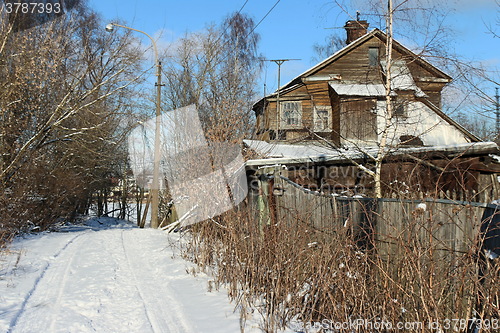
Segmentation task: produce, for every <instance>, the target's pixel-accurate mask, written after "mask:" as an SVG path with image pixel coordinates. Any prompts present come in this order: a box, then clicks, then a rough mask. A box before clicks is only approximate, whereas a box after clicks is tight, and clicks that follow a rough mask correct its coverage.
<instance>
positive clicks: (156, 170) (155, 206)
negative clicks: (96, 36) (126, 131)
mask: <svg viewBox="0 0 500 333" xmlns="http://www.w3.org/2000/svg"><path fill="white" fill-rule="evenodd" d="M115 26H116V27H120V28H123V29H128V30H132V31H136V32H140V33H142V34H144V35H146V36H147V37H148V38H149V39H150V40H151V44H152V45H153V50H154V54H155V66H156V82H155V86H156V103H155V104H156V119H155V142H154V156H153V160H154V161H153V163H154V164H153V184H152V186H151V193H150V195H151V228H158V226H159V223H158V212H159V206H160V185H161V182H160V160H161V150H160V143H161V142H160V135H161V130H160V126H161V86H162V84H161V61H160V58H159V57H158V48H157V47H156V43H155V40H154V39H153V38H152V37H151V36H150V35H148V34H147V33H145V32H144V31H141V30H138V29H134V28H130V27H127V26H124V25H121V24H118V23H110V24H108V25H106V31H107V32H112V31H113V30H114V27H115Z"/></svg>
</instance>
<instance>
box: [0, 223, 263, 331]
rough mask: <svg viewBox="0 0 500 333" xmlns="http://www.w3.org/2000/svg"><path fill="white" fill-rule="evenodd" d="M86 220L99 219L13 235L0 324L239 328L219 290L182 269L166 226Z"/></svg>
mask: <svg viewBox="0 0 500 333" xmlns="http://www.w3.org/2000/svg"><path fill="white" fill-rule="evenodd" d="M91 222H92V223H93V225H94V226H95V225H96V224H100V223H103V225H102V226H100V227H99V228H97V227H93V225H92V223H90V225H91V226H82V227H66V228H63V229H62V230H61V231H62V232H57V233H42V234H40V235H36V236H29V237H27V238H25V239H19V240H17V241H16V242H15V243H14V244H13V246H12V248H11V250H10V253H9V254H7V255H4V256H3V257H0V332H12V333H17V332H23V333H24V332H158V333H163V332H183V333H188V332H239V331H240V327H239V315H238V313H235V312H234V305H232V304H230V303H229V302H228V300H227V296H226V294H225V292H224V291H221V292H208V291H207V284H208V279H209V278H208V277H207V276H206V275H204V274H200V275H197V276H196V277H194V276H192V275H188V274H187V273H186V270H187V267H191V265H190V264H189V263H186V262H185V261H183V260H181V259H179V258H172V250H171V248H170V247H168V240H167V235H166V234H165V233H163V232H161V231H159V230H152V229H138V228H134V227H132V226H131V225H130V224H126V223H123V222H121V223H117V222H116V221H115V220H113V219H100V220H99V223H97V221H96V220H94V221H91ZM64 231H65V232H64ZM245 331H246V332H252V331H253V332H258V331H260V330H257V329H252V328H251V327H247V329H246V330H245Z"/></svg>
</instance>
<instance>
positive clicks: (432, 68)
mask: <svg viewBox="0 0 500 333" xmlns="http://www.w3.org/2000/svg"><path fill="white" fill-rule="evenodd" d="M372 37H375V38H379V39H380V40H382V41H384V42H385V41H386V39H387V37H386V34H385V33H384V32H383V31H381V30H379V29H377V28H375V29H373V30H372V31H370V32H369V33H367V34H365V35H363V36H361V37H360V38H358V39H356V40H355V41H353V42H352V43H350V44H348V45H346V46H345V47H344V48H342V49H340V50H339V51H337V52H335V53H334V54H333V55H331V56H330V57H328V58H326V59H325V60H323V61H321V62H319V63H318V64H316V65H315V66H313V67H311V68H309V69H308V70H306V71H305V72H303V73H302V74H300V75H298V76H297V77H295V78H294V79H292V80H291V81H290V82H288V83H286V84H284V85H283V86H281V87H280V88H279V89H278V90H279V91H280V92H281V93H284V92H285V91H288V89H290V88H291V87H295V86H298V85H303V83H302V78H304V77H307V76H310V75H313V74H314V73H316V72H318V71H320V70H321V69H323V68H324V67H326V66H328V65H329V64H331V63H332V62H334V61H336V60H337V59H339V58H341V57H342V56H344V55H345V54H347V53H348V52H350V51H351V50H353V49H355V48H356V47H358V46H360V45H361V44H363V43H365V42H366V41H368V40H369V39H370V38H372ZM393 47H394V49H395V50H397V51H399V52H400V53H402V54H405V55H408V56H410V57H411V58H412V61H414V62H415V63H417V64H419V65H421V66H422V67H424V68H425V69H427V70H428V71H430V72H431V73H433V74H434V75H435V76H436V77H438V78H440V79H442V80H444V81H445V82H450V81H451V80H452V78H451V77H450V76H449V75H448V74H446V73H445V72H443V71H442V70H440V69H439V68H437V67H435V66H434V65H432V64H431V63H429V62H427V61H425V60H424V59H422V57H420V56H418V55H417V54H415V53H414V52H413V51H411V50H410V49H408V48H407V47H405V46H403V45H402V44H401V43H399V42H398V41H396V40H393ZM405 67H406V66H405ZM406 68H407V67H406ZM400 70H401V71H404V68H400ZM407 83H408V82H406V84H407ZM399 84H403V82H400V83H399ZM278 90H276V91H275V92H273V93H271V94H269V95H267V96H265V97H264V98H262V99H261V100H259V101H258V102H257V103H255V105H258V104H261V103H262V102H263V100H265V99H266V98H269V97H273V96H275V95H276V94H277V91H278Z"/></svg>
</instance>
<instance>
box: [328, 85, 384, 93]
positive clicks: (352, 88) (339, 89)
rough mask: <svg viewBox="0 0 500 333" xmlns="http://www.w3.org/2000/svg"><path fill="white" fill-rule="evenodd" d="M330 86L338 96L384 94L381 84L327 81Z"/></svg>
mask: <svg viewBox="0 0 500 333" xmlns="http://www.w3.org/2000/svg"><path fill="white" fill-rule="evenodd" d="M329 84H330V87H332V88H333V90H335V92H336V93H337V94H338V95H340V96H385V87H384V85H383V84H343V83H338V82H329Z"/></svg>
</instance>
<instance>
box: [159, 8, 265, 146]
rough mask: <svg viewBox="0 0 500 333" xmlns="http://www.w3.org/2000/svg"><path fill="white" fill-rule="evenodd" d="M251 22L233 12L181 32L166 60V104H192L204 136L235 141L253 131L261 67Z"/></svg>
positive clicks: (176, 106)
mask: <svg viewBox="0 0 500 333" xmlns="http://www.w3.org/2000/svg"><path fill="white" fill-rule="evenodd" d="M254 26H255V24H254V22H253V20H252V19H251V18H249V17H248V16H246V15H243V14H241V13H235V14H232V15H230V16H229V17H228V18H227V19H226V20H225V21H224V23H223V24H222V26H221V27H216V26H210V27H208V28H207V29H206V31H205V32H201V33H193V34H188V35H186V36H185V37H184V38H182V39H181V40H180V41H179V42H178V43H177V47H176V49H175V50H173V54H172V58H171V61H168V62H167V66H166V72H167V75H166V77H167V79H166V85H167V86H166V89H165V90H164V91H165V97H166V98H165V99H166V104H167V109H173V108H178V107H182V106H186V105H190V104H195V105H196V106H197V108H198V110H199V114H200V119H201V121H202V124H203V126H204V130H205V134H206V136H207V139H209V140H214V141H220V140H228V141H239V140H241V139H242V138H244V137H245V136H246V135H248V134H249V133H251V131H252V124H253V120H252V116H251V115H252V114H251V106H252V102H253V100H254V98H255V83H256V79H257V77H258V74H259V71H260V62H259V57H258V54H257V46H258V42H259V36H258V34H256V33H255V32H254Z"/></svg>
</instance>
